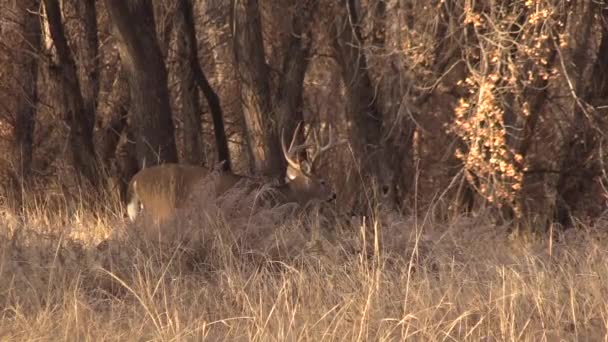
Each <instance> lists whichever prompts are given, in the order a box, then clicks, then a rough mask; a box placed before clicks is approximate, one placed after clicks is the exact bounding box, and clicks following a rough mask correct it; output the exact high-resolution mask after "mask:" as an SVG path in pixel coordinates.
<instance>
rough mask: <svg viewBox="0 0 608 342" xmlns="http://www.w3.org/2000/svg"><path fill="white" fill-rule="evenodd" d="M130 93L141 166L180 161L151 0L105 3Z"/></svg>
mask: <svg viewBox="0 0 608 342" xmlns="http://www.w3.org/2000/svg"><path fill="white" fill-rule="evenodd" d="M105 3H106V7H107V10H108V13H109V16H110V19H111V21H112V23H113V25H114V27H115V34H116V36H117V38H118V42H119V53H120V58H121V61H122V65H123V67H124V69H125V71H126V72H127V75H128V80H129V87H130V91H131V109H132V114H133V116H132V125H133V127H134V130H135V140H136V151H137V159H138V162H139V164H140V165H154V164H160V163H166V162H176V161H177V148H176V146H175V136H174V126H173V120H172V116H171V107H170V105H169V91H168V88H167V69H166V67H165V63H164V60H163V57H162V54H161V51H160V48H159V45H158V40H157V37H156V30H155V25H154V14H153V11H152V5H151V1H150V0H131V1H124V0H106V1H105Z"/></svg>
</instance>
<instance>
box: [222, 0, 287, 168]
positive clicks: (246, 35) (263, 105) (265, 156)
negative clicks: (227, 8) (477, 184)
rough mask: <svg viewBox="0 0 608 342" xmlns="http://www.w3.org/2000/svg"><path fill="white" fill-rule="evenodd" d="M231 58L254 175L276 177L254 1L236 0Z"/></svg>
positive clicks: (265, 74) (269, 101) (276, 155)
mask: <svg viewBox="0 0 608 342" xmlns="http://www.w3.org/2000/svg"><path fill="white" fill-rule="evenodd" d="M232 15H233V20H232V22H233V23H234V27H233V39H234V55H235V59H236V63H237V68H238V72H239V76H240V77H239V78H240V81H241V103H242V106H243V115H244V119H245V126H246V130H247V135H248V142H249V149H250V153H251V156H252V159H253V164H254V165H253V169H254V171H255V172H258V173H262V174H267V175H272V174H275V175H278V174H280V171H281V170H280V168H281V165H282V162H281V158H282V156H281V154H280V147H279V144H278V140H277V139H276V138H275V137H273V134H272V132H273V130H274V129H275V128H276V122H275V121H276V120H275V118H274V114H273V108H272V99H271V93H270V80H269V68H268V65H267V64H266V60H265V55H264V42H263V37H262V28H261V17H260V11H259V8H258V1H257V0H235V3H234V5H233V13H232Z"/></svg>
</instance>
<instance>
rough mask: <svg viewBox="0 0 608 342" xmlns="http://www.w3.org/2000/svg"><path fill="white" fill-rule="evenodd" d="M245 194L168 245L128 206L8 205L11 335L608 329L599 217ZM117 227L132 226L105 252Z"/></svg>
mask: <svg viewBox="0 0 608 342" xmlns="http://www.w3.org/2000/svg"><path fill="white" fill-rule="evenodd" d="M237 199H238V200H237ZM199 200H200V198H199ZM239 201H242V202H248V201H251V198H248V197H247V196H243V194H236V195H235V196H231V197H229V198H227V199H224V201H223V202H222V201H220V202H219V205H218V203H211V204H210V203H209V201H200V203H205V204H204V205H201V206H199V207H198V208H195V210H191V211H189V212H184V213H183V215H182V219H181V220H180V222H174V223H172V224H171V228H170V230H171V229H172V230H171V231H175V229H176V227H180V229H179V231H180V232H182V233H183V232H188V234H190V233H192V232H198V234H197V235H196V238H184V236H185V235H184V234H182V235H179V236H178V237H177V238H175V239H174V240H173V241H172V242H170V243H167V241H166V240H165V241H164V242H165V243H164V244H163V245H162V246H160V245H159V244H158V243H156V240H155V239H154V238H149V237H147V238H142V237H143V236H145V235H144V234H139V232H140V231H141V230H142V229H143V230H147V227H146V226H145V225H143V224H139V225H136V226H134V227H126V226H125V223H124V222H123V221H122V219H120V218H119V216H120V215H116V214H115V213H116V209H108V208H106V209H103V208H99V209H97V210H98V213H97V214H96V215H93V214H92V213H91V212H90V211H89V210H88V209H84V206H79V205H74V206H72V205H70V204H68V203H66V204H65V206H64V207H63V208H62V209H61V210H58V209H57V208H55V210H54V211H48V210H45V208H44V206H43V205H33V206H32V208H30V209H28V210H26V212H24V213H22V214H20V215H18V216H16V215H15V214H13V213H11V212H10V211H8V210H4V211H3V212H2V217H3V220H2V221H1V222H2V223H0V225H1V227H2V234H1V235H2V237H1V239H0V308H2V311H1V313H0V314H1V315H2V316H1V317H2V320H1V321H0V340H78V341H80V340H95V341H97V340H118V341H125V340H194V341H199V340H203V339H206V340H210V341H216V340H230V341H232V340H236V341H256V340H257V341H295V340H309V341H323V340H344V341H356V340H360V341H373V340H402V339H405V338H408V339H411V340H422V341H435V340H440V341H445V340H457V341H461V340H462V341H466V340H471V341H479V340H484V341H494V340H499V341H502V340H514V341H515V340H516V341H543V340H546V341H560V340H564V341H575V340H579V341H585V340H588V341H601V340H606V339H608V333H607V325H608V264H607V263H606V260H608V250H607V248H606V246H607V242H608V237H607V236H606V234H603V233H601V230H602V229H601V228H604V227H603V226H602V225H601V223H598V228H600V229H595V228H592V227H586V228H584V227H579V228H577V229H572V230H569V231H567V232H565V233H564V234H563V235H560V236H558V237H557V238H556V239H555V241H554V242H553V243H552V244H550V243H549V242H548V241H547V240H546V239H545V240H543V239H532V240H529V241H527V242H524V239H522V238H516V239H509V237H508V235H507V233H506V228H505V227H495V226H493V225H492V224H490V223H489V222H486V221H487V220H485V219H484V218H459V219H455V220H454V221H453V222H451V223H449V224H439V223H434V222H430V221H429V220H424V218H418V219H414V218H403V217H399V216H398V215H395V214H390V213H379V214H378V215H377V218H376V219H373V220H369V221H368V220H365V221H364V220H361V219H350V220H344V219H341V218H340V217H339V216H338V215H334V214H332V213H331V212H330V213H319V211H316V210H314V209H311V210H309V211H308V212H307V213H306V214H301V213H300V214H297V215H295V216H294V214H293V208H287V207H285V208H272V209H268V208H267V209H261V210H258V211H256V212H255V213H254V214H251V212H249V211H247V210H243V211H242V212H241V211H239V210H237V209H236V208H238V207H239V205H242V203H240V204H239ZM218 209H220V210H218ZM246 213H248V214H247V215H246ZM249 214H251V215H249ZM294 217H295V218H294ZM184 227H185V228H184ZM167 229H169V228H167ZM112 230H118V231H122V232H123V233H126V234H119V235H116V237H115V240H114V241H112V242H110V243H109V244H108V245H107V246H106V248H105V249H103V250H99V249H97V248H96V244H97V243H98V242H99V241H101V239H102V238H103V237H104V236H105V235H108V234H109V233H110V231H112ZM604 230H605V229H604ZM156 232H157V233H159V232H160V234H164V233H165V232H167V230H166V229H165V230H159V231H156ZM172 236H173V237H176V236H175V235H172ZM189 236H190V235H189Z"/></svg>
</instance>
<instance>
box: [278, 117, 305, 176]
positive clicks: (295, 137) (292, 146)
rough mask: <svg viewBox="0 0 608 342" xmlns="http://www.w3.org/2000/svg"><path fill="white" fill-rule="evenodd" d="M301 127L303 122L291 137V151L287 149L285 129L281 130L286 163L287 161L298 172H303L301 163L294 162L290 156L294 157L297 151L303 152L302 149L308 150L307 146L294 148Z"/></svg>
mask: <svg viewBox="0 0 608 342" xmlns="http://www.w3.org/2000/svg"><path fill="white" fill-rule="evenodd" d="M301 126H302V121H300V122H299V123H298V126H297V127H296V129H295V130H294V132H293V136H292V137H291V143H290V144H289V149H285V128H283V129H281V148H282V150H283V156H284V157H285V161H287V164H289V165H290V166H291V167H293V168H294V169H296V170H302V167H301V165H300V162H298V161H294V160H293V159H292V157H291V156H290V155H294V154H295V153H294V151H295V150H301V149H302V148H306V146H305V144H301V145H297V146H296V147H294V144H295V142H296V139H297V137H298V132H299V131H300V127H301Z"/></svg>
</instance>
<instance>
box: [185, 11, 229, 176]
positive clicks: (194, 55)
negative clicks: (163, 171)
mask: <svg viewBox="0 0 608 342" xmlns="http://www.w3.org/2000/svg"><path fill="white" fill-rule="evenodd" d="M178 6H179V11H180V12H181V15H182V17H183V20H184V27H183V29H184V34H185V36H186V37H187V38H185V39H187V40H189V41H191V42H193V43H192V44H189V46H188V48H189V51H188V52H187V53H188V67H189V71H190V72H191V73H192V77H193V78H194V81H195V82H196V84H197V85H198V87H199V88H200V90H201V91H202V92H203V95H204V96H205V99H206V100H207V104H208V105H209V111H211V118H212V120H213V131H214V132H215V145H216V149H217V155H218V162H220V163H222V166H221V168H222V170H223V171H231V170H232V163H231V161H230V150H229V149H228V139H227V138H226V130H225V128H224V114H223V112H222V107H221V104H220V98H219V96H218V95H217V94H216V93H215V91H214V90H213V88H212V87H211V84H209V81H208V80H207V77H206V76H205V73H204V72H203V69H202V68H201V65H200V63H199V61H198V49H197V44H196V42H197V40H196V28H195V26H194V15H193V10H192V3H191V2H190V1H189V0H180V1H179V3H178Z"/></svg>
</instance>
